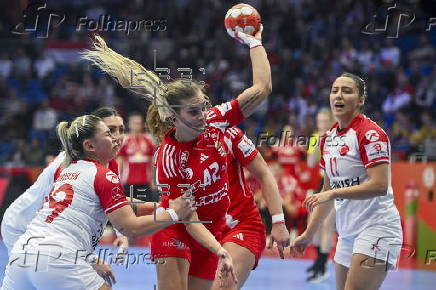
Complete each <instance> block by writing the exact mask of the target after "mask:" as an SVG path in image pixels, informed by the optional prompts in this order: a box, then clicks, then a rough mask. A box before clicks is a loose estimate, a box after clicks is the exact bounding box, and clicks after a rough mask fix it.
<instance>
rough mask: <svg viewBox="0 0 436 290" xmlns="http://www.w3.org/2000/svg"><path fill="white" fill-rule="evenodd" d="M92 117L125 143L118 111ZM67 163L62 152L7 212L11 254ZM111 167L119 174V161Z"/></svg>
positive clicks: (3, 226) (106, 110)
mask: <svg viewBox="0 0 436 290" xmlns="http://www.w3.org/2000/svg"><path fill="white" fill-rule="evenodd" d="M92 115H94V116H97V117H100V118H101V119H102V120H103V122H104V123H105V124H106V126H108V128H109V130H110V131H111V134H112V136H113V137H114V138H115V139H116V140H117V142H118V143H119V144H122V143H123V139H124V122H123V119H122V118H121V116H120V115H119V114H118V112H117V111H116V110H114V109H113V108H110V107H101V108H99V109H97V110H96V111H94V112H92ZM64 160H65V152H64V151H62V152H60V153H59V154H58V156H56V158H55V159H54V160H53V161H52V162H51V163H50V164H49V165H48V166H47V167H46V168H44V170H43V171H42V172H41V174H40V175H39V176H38V178H37V180H36V181H35V183H34V184H33V185H32V186H30V187H29V188H28V189H27V190H26V191H25V192H24V193H23V194H21V195H20V196H19V197H18V198H17V199H16V200H15V201H14V202H13V203H11V204H10V206H9V207H8V208H7V209H6V211H5V213H4V216H3V220H2V223H1V234H2V238H3V242H4V244H5V246H6V248H7V250H8V253H10V251H11V250H12V247H13V246H14V244H15V242H16V241H17V240H18V238H19V237H20V236H21V235H22V234H24V232H25V231H26V228H27V226H28V225H29V224H30V222H31V221H32V219H33V218H34V217H35V216H36V213H37V211H38V210H39V209H40V208H41V207H42V205H43V203H44V197H45V196H47V195H48V194H49V193H50V191H51V189H52V187H53V184H54V181H55V180H54V175H55V172H56V170H57V169H58V168H59V167H60V166H61V164H62V163H63V162H64ZM109 168H110V169H111V170H112V171H114V172H115V170H117V164H116V162H111V163H110V164H109ZM115 173H116V172H115ZM122 242H123V246H124V247H128V242H127V243H126V241H124V240H122Z"/></svg>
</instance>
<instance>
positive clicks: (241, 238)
mask: <svg viewBox="0 0 436 290" xmlns="http://www.w3.org/2000/svg"><path fill="white" fill-rule="evenodd" d="M233 237H234V238H237V239H239V240H241V241H243V240H244V235H243V234H242V233H239V234H236V235H234V236H233Z"/></svg>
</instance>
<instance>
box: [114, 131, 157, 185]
mask: <svg viewBox="0 0 436 290" xmlns="http://www.w3.org/2000/svg"><path fill="white" fill-rule="evenodd" d="M153 151H154V145H153V140H152V139H151V138H150V137H149V136H147V135H146V134H140V135H138V136H135V135H133V134H128V135H127V137H126V138H125V139H124V143H123V146H122V147H121V149H120V153H119V154H118V156H120V157H122V158H123V163H124V166H123V171H122V172H121V181H122V183H123V184H128V185H131V184H137V185H143V184H150V183H151V182H150V181H151V176H147V171H148V170H146V168H148V167H151V166H152V158H153Z"/></svg>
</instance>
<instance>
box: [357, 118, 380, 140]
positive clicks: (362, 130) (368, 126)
mask: <svg viewBox="0 0 436 290" xmlns="http://www.w3.org/2000/svg"><path fill="white" fill-rule="evenodd" d="M358 118H359V119H358V121H357V122H355V123H354V124H353V126H352V129H353V130H354V131H355V132H356V135H357V138H358V140H359V141H367V142H375V141H378V140H387V138H388V136H387V134H386V132H385V131H384V130H383V129H382V128H381V127H380V126H379V125H378V124H377V123H376V122H374V121H373V120H371V119H370V118H368V117H367V116H365V115H363V114H360V115H359V116H358Z"/></svg>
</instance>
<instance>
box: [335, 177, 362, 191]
mask: <svg viewBox="0 0 436 290" xmlns="http://www.w3.org/2000/svg"><path fill="white" fill-rule="evenodd" d="M359 184H360V178H359V176H357V177H351V178H347V179H342V180H334V181H331V182H330V187H331V188H332V189H337V188H344V187H350V186H354V185H359Z"/></svg>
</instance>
